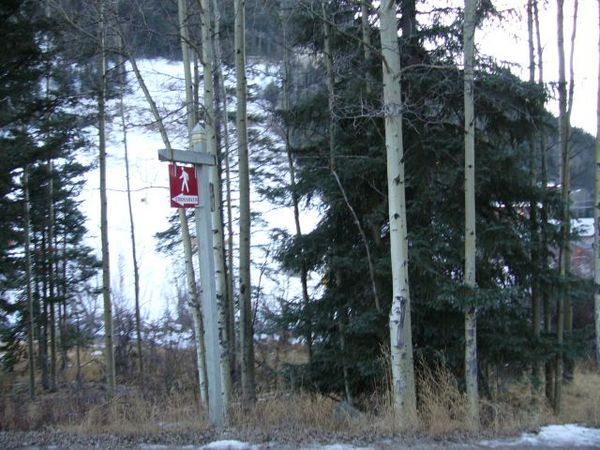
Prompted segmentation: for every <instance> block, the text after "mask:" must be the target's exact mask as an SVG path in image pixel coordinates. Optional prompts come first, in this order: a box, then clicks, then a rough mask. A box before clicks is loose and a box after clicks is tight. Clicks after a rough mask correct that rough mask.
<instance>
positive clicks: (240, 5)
mask: <svg viewBox="0 0 600 450" xmlns="http://www.w3.org/2000/svg"><path fill="white" fill-rule="evenodd" d="M234 11H235V13H234V14H235V28H234V29H235V73H236V81H237V83H236V94H237V113H236V123H237V133H238V159H239V163H238V164H239V171H240V285H239V286H240V340H241V347H242V395H243V397H244V400H245V401H246V402H254V401H256V386H255V381H254V337H253V336H254V332H253V328H254V327H253V323H252V322H253V320H252V284H251V280H250V174H249V161H248V129H247V126H248V124H247V122H246V96H247V86H246V40H245V37H244V35H245V28H246V24H245V22H246V18H245V17H246V2H245V0H236V1H235V10H234Z"/></svg>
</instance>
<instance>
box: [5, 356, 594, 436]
mask: <svg viewBox="0 0 600 450" xmlns="http://www.w3.org/2000/svg"><path fill="white" fill-rule="evenodd" d="M176 352H178V350H176V351H173V352H157V353H155V354H154V355H153V357H149V358H148V366H147V373H146V374H145V375H144V377H143V379H140V378H137V379H133V378H132V379H121V380H120V381H121V382H120V383H119V389H118V393H117V396H116V397H115V398H114V399H112V400H108V399H107V397H106V391H105V390H104V387H103V384H102V383H98V382H97V381H95V380H98V379H101V378H102V370H101V366H99V365H98V364H96V363H90V364H86V365H85V366H84V368H83V370H82V371H81V375H82V378H83V380H82V382H81V384H78V383H76V382H75V381H74V380H72V379H66V380H64V383H63V384H62V385H61V388H60V389H59V391H58V392H54V393H43V394H42V395H39V396H38V399H37V400H36V401H35V402H31V401H29V400H28V398H27V389H26V383H24V382H23V379H20V378H17V379H12V381H11V380H10V379H9V378H8V377H6V376H2V377H0V389H1V391H0V395H1V397H0V429H2V430H32V429H42V428H47V427H51V428H54V429H62V430H68V431H75V432H80V433H99V432H106V433H115V434H139V433H143V434H150V433H155V432H157V431H160V432H163V431H169V432H170V431H172V432H178V431H191V430H194V431H204V430H206V429H207V428H208V423H207V421H206V417H205V416H206V414H205V411H203V410H202V409H201V408H200V407H199V402H198V398H197V393H196V390H197V388H196V381H195V379H194V367H193V354H192V353H191V352H187V353H186V352H181V353H176ZM188 359H189V361H188ZM382 367H383V370H384V372H385V373H387V372H389V366H387V365H386V361H382ZM417 374H418V377H417V378H418V380H417V392H418V417H417V418H415V420H414V421H412V422H411V423H410V424H409V423H406V424H403V423H401V422H400V419H399V417H397V416H396V414H395V412H394V410H393V408H392V406H391V404H392V402H391V396H390V395H389V392H390V389H389V387H390V377H389V374H388V376H387V377H383V380H384V381H383V382H382V385H379V386H376V387H375V389H374V391H376V392H379V394H370V395H369V396H368V397H362V398H359V399H358V401H357V404H358V405H359V407H360V409H361V411H362V413H360V414H348V412H347V411H346V410H344V408H342V407H341V406H340V402H339V399H338V400H336V399H334V398H333V397H329V396H327V395H322V394H318V393H314V392H306V391H301V390H300V391H296V392H290V391H284V390H282V389H281V385H279V390H275V391H273V392H271V393H266V394H263V395H261V397H260V398H259V400H258V401H257V403H256V404H255V405H252V406H244V405H242V403H241V402H240V401H234V402H233V406H232V409H231V414H230V424H229V426H230V427H231V428H232V429H234V430H237V431H243V430H246V431H248V430H252V431H253V432H256V430H260V432H262V433H263V434H265V435H268V436H271V437H272V439H275V440H277V439H280V437H282V436H284V437H286V438H288V439H303V438H306V437H307V436H319V435H323V434H337V435H342V436H345V437H362V438H364V437H366V436H368V437H370V438H372V439H376V438H377V437H382V436H390V435H397V434H403V435H408V434H415V433H417V434H420V435H426V436H430V437H432V438H440V437H448V436H455V437H460V436H465V435H467V434H470V431H469V430H470V426H469V423H468V421H467V411H466V402H465V397H464V394H463V392H462V390H461V387H460V384H459V382H458V381H457V380H456V379H455V378H454V376H453V374H452V373H451V371H450V370H448V368H446V367H445V366H444V365H438V366H434V367H431V366H426V365H424V364H420V365H419V366H418V370H417ZM68 376H70V377H72V376H73V373H71V374H70V375H68ZM494 392H495V394H494V395H493V400H490V399H484V398H482V400H481V421H482V430H483V432H484V433H486V434H488V435H491V434H510V433H518V432H520V431H522V430H525V429H527V430H531V429H535V428H537V427H539V426H541V425H543V424H547V423H557V422H562V423H567V422H577V423H583V424H588V425H592V426H600V373H599V372H598V371H597V369H595V368H594V367H588V366H585V365H583V366H580V367H579V368H578V369H577V370H576V373H575V378H574V381H573V383H571V384H569V385H566V386H565V388H564V390H563V408H562V412H561V414H560V416H558V417H557V416H555V415H554V414H553V413H552V410H551V409H550V408H549V406H548V405H547V404H546V402H545V401H544V399H543V398H540V396H539V393H538V392H539V391H536V390H534V389H533V387H532V385H531V383H530V382H529V379H528V378H527V377H526V376H524V377H523V378H521V379H517V378H514V377H512V378H508V377H505V378H503V379H500V380H499V381H498V386H497V389H495V390H494Z"/></svg>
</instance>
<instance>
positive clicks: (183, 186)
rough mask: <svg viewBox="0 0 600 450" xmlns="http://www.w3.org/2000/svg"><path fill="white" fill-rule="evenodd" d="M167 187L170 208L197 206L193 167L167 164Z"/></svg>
mask: <svg viewBox="0 0 600 450" xmlns="http://www.w3.org/2000/svg"><path fill="white" fill-rule="evenodd" d="M169 188H170V190H171V207H172V208H195V207H197V206H198V204H199V200H198V179H197V178H196V168H195V167H187V166H177V165H175V164H169Z"/></svg>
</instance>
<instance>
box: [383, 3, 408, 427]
mask: <svg viewBox="0 0 600 450" xmlns="http://www.w3.org/2000/svg"><path fill="white" fill-rule="evenodd" d="M380 11H381V16H380V18H381V28H380V33H381V52H382V56H383V102H384V113H385V144H386V154H387V179H388V203H389V221H390V246H391V260H392V283H393V298H392V307H391V311H390V350H391V365H392V383H393V395H394V408H395V410H396V412H397V413H398V414H399V415H400V417H401V419H402V422H403V425H405V426H408V425H409V424H411V423H414V422H415V421H416V419H417V406H416V394H415V375H414V363H413V354H412V331H411V321H410V292H409V285H408V253H407V248H408V246H407V245H404V244H405V242H406V241H407V239H408V236H407V229H406V199H405V179H404V161H403V157H404V148H403V143H402V95H401V88H400V73H401V66H400V51H399V47H398V31H397V30H398V28H397V24H396V2H395V1H394V0H384V1H383V2H382V4H381V9H380Z"/></svg>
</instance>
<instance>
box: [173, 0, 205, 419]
mask: <svg viewBox="0 0 600 450" xmlns="http://www.w3.org/2000/svg"><path fill="white" fill-rule="evenodd" d="M178 16H179V30H180V38H181V53H182V56H183V69H184V77H185V100H186V116H187V127H188V145H189V148H190V149H192V148H193V146H192V144H191V135H192V130H193V128H194V127H195V126H196V109H195V105H194V94H193V89H192V83H193V82H192V70H191V66H190V46H189V39H190V38H189V32H188V27H187V16H188V14H187V0H179V2H178ZM180 219H181V220H180V222H182V223H183V222H185V224H186V226H185V227H184V226H182V227H181V231H182V237H183V242H184V252H185V259H186V274H187V278H188V280H189V281H188V283H189V282H191V283H193V286H194V288H193V289H190V296H189V303H190V309H191V312H192V320H193V323H194V338H195V340H196V363H197V370H198V384H199V389H200V402H201V403H202V406H203V407H205V408H208V385H207V381H206V380H207V374H206V345H205V342H204V324H203V322H202V310H201V306H200V296H199V295H198V288H197V287H196V275H195V272H194V264H193V262H192V247H191V239H190V233H189V226H188V223H187V216H186V215H185V210H182V209H180ZM188 261H189V263H188Z"/></svg>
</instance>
